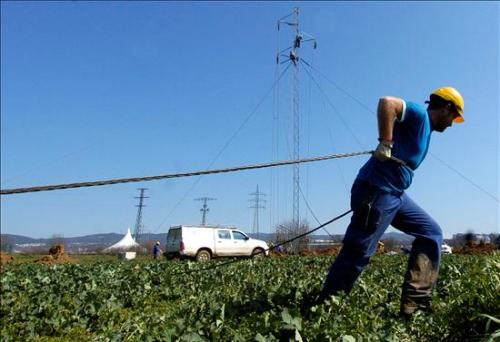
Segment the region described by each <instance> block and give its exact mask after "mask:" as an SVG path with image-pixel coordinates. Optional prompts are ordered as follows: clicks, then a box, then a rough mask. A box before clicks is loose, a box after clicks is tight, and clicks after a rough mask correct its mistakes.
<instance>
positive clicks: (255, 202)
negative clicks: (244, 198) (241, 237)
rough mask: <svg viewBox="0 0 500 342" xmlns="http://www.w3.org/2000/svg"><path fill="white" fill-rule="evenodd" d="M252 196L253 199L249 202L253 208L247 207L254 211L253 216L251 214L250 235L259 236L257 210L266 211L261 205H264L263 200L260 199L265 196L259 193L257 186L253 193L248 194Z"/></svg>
mask: <svg viewBox="0 0 500 342" xmlns="http://www.w3.org/2000/svg"><path fill="white" fill-rule="evenodd" d="M250 195H251V196H253V198H252V199H251V200H250V201H252V202H253V206H251V207H249V208H252V209H254V214H253V226H252V233H253V234H256V235H257V236H258V235H259V209H266V207H265V206H264V205H261V204H262V203H263V202H264V203H265V202H266V200H265V199H261V198H260V197H261V196H265V195H266V194H265V193H263V192H260V191H259V185H258V184H257V190H256V191H255V192H252V193H251V194H250Z"/></svg>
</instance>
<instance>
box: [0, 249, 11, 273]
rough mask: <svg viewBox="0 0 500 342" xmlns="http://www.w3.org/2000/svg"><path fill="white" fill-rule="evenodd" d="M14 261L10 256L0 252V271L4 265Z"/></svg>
mask: <svg viewBox="0 0 500 342" xmlns="http://www.w3.org/2000/svg"><path fill="white" fill-rule="evenodd" d="M12 261H14V257H13V256H12V255H10V254H7V253H4V252H0V271H1V270H2V269H3V266H4V265H7V264H8V263H9V262H12Z"/></svg>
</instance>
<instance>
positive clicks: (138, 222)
mask: <svg viewBox="0 0 500 342" xmlns="http://www.w3.org/2000/svg"><path fill="white" fill-rule="evenodd" d="M137 190H139V191H140V192H141V193H140V195H139V197H134V198H138V199H139V204H137V205H136V207H137V218H136V219H135V229H134V239H135V241H137V242H139V240H140V239H141V238H142V235H143V233H144V225H143V223H142V208H144V207H145V205H144V199H145V198H149V197H146V196H144V191H146V190H148V189H147V188H138V189H137Z"/></svg>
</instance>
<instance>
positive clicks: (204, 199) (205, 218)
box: [195, 197, 217, 226]
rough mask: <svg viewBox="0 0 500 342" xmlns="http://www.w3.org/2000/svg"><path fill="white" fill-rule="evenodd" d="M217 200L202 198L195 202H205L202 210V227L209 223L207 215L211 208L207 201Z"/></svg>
mask: <svg viewBox="0 0 500 342" xmlns="http://www.w3.org/2000/svg"><path fill="white" fill-rule="evenodd" d="M216 199H217V198H212V197H200V198H196V199H195V201H203V207H202V208H201V209H200V211H201V212H202V217H201V225H202V226H204V225H206V223H207V213H208V212H209V211H210V208H208V206H207V201H215V200H216Z"/></svg>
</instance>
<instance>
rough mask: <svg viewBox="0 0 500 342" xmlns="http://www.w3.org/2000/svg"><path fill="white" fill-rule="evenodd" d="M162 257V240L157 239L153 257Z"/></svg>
mask: <svg viewBox="0 0 500 342" xmlns="http://www.w3.org/2000/svg"><path fill="white" fill-rule="evenodd" d="M160 257H161V249H160V241H156V244H155V246H154V247H153V258H155V259H160Z"/></svg>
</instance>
